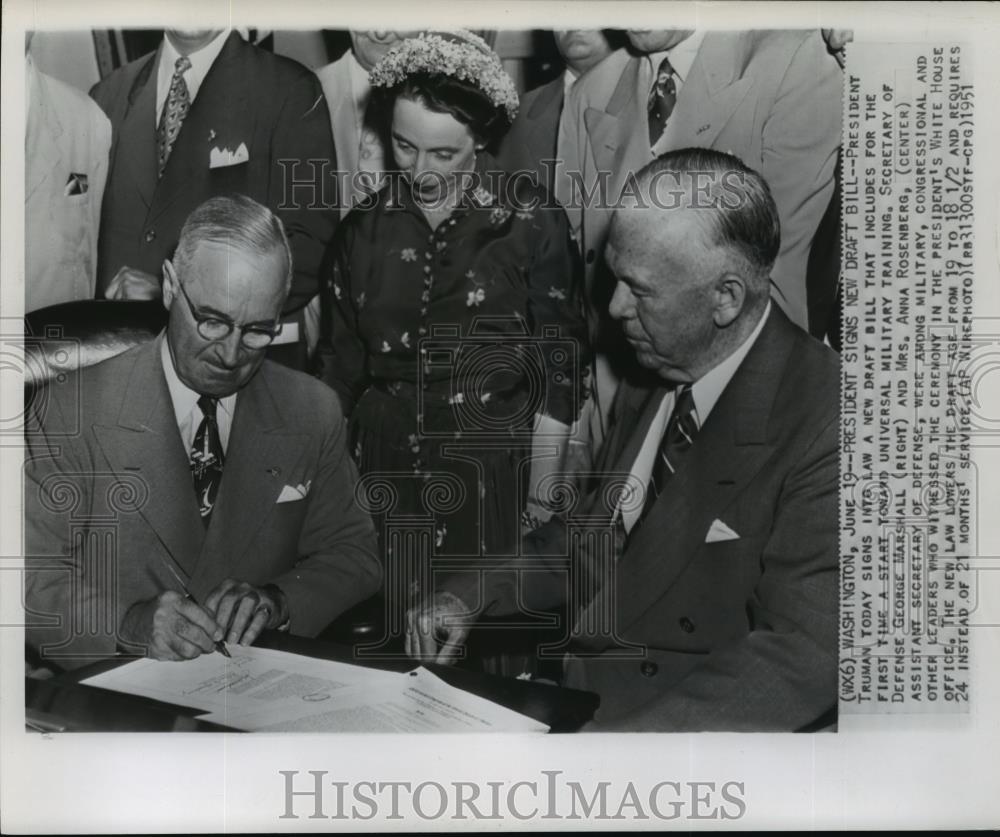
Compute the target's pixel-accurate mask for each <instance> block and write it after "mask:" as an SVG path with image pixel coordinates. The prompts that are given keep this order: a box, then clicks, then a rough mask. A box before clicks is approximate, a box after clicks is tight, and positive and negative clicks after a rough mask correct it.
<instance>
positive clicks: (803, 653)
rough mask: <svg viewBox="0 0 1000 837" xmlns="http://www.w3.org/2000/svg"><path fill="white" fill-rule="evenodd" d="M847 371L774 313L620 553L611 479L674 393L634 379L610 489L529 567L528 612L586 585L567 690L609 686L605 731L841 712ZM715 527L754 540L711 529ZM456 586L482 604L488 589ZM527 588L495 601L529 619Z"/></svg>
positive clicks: (622, 409)
mask: <svg viewBox="0 0 1000 837" xmlns="http://www.w3.org/2000/svg"><path fill="white" fill-rule="evenodd" d="M839 380H840V375H839V361H838V358H837V355H836V354H835V353H834V352H833V351H832V350H831V349H829V348H827V347H825V346H823V345H822V344H821V343H819V342H818V341H816V340H814V339H813V338H811V337H809V336H808V335H807V334H805V333H804V332H802V331H801V330H800V329H798V328H796V327H795V326H793V325H792V324H791V323H790V322H789V321H788V319H787V318H786V317H785V315H784V314H783V313H782V312H781V311H780V310H778V309H776V308H773V309H772V312H771V315H770V317H769V320H768V322H767V323H766V324H765V326H764V328H763V329H762V331H761V333H760V336H759V337H758V339H757V341H756V342H755V343H754V345H753V346H752V347H751V349H750V351H749V353H748V354H747V356H746V358H745V359H744V360H743V363H742V364H741V365H740V367H739V368H738V369H737V371H736V373H735V375H734V376H733V378H732V379H731V380H730V382H729V384H728V385H727V387H726V389H725V390H724V391H723V392H722V395H721V396H720V397H719V400H718V401H717V402H716V404H715V406H714V408H713V409H712V412H711V413H710V414H709V416H708V418H707V419H706V421H705V423H704V426H703V427H702V428H701V430H700V431H699V432H698V435H697V436H696V437H695V440H694V444H693V446H692V447H691V448H690V449H689V450H688V451H687V452H686V453H685V454H684V456H683V458H682V459H681V461H680V463H679V464H678V467H677V471H676V473H675V474H674V475H673V477H672V478H671V480H670V481H669V482H668V483H667V485H666V487H665V489H664V491H663V493H662V494H660V496H659V497H658V499H657V501H656V504H655V505H654V506H653V508H652V509H651V510H650V511H649V513H648V517H647V518H646V520H645V521H644V522H643V524H642V525H641V526H640V528H639V529H638V530H636V531H634V532H633V533H632V535H631V537H630V538H629V539H628V540H627V542H626V544H625V546H624V550H623V551H621V554H620V555H619V556H618V557H617V558H616V557H615V550H614V549H613V548H612V546H611V544H612V542H613V538H611V537H610V536H609V534H602V533H610V532H611V531H612V526H611V517H612V512H613V506H614V504H613V502H611V503H609V502H608V500H609V498H610V497H613V494H614V493H613V492H612V491H610V490H609V488H610V487H611V484H612V482H614V481H615V480H616V479H621V478H624V477H626V476H627V475H628V473H629V471H630V469H631V467H632V464H633V462H634V460H635V457H636V455H637V454H638V451H639V448H640V447H641V445H642V442H643V440H644V439H645V437H646V434H647V432H648V429H649V427H650V424H651V422H652V420H653V417H654V416H655V414H656V412H657V408H658V407H659V405H660V402H661V400H662V398H663V395H664V392H665V390H664V389H663V388H662V387H660V386H658V385H652V386H638V385H634V384H631V383H623V384H622V386H621V388H620V389H619V393H618V401H617V402H616V405H615V410H616V412H617V417H616V421H615V424H614V429H613V431H612V433H611V435H610V436H609V437H608V440H607V443H606V445H605V448H604V461H603V463H602V465H601V467H600V468H599V470H600V471H601V476H600V480H599V484H598V486H597V489H596V490H595V491H593V493H591V494H590V495H589V497H587V498H585V499H584V500H583V501H581V503H580V506H579V508H578V509H572V510H570V512H569V513H568V515H567V517H566V518H565V519H556V520H553V521H550V523H548V524H546V525H545V526H543V527H542V528H541V529H539V530H537V531H536V532H534V533H532V535H530V536H529V537H528V538H527V540H526V544H525V553H526V555H528V556H531V557H526V558H524V559H522V561H523V563H521V564H515V567H522V568H524V569H527V568H529V567H530V568H531V569H532V572H530V573H526V574H525V578H524V589H523V591H521V593H522V595H523V596H524V601H523V607H525V608H532V609H538V610H544V609H546V608H547V607H551V605H552V604H553V603H556V602H559V601H564V600H565V599H566V596H567V590H570V591H575V593H576V594H577V595H578V596H579V595H580V594H581V593H583V596H582V598H583V600H584V601H583V602H581V601H579V600H577V601H573V600H571V607H570V612H571V613H573V614H575V618H574V619H573V620H572V621H573V627H572V636H571V638H570V641H569V644H568V645H567V646H566V647H567V648H568V650H569V651H570V652H571V656H570V657H569V659H568V663H567V670H566V685H570V686H574V687H577V688H584V689H590V690H593V691H596V692H597V693H598V694H599V695H600V697H601V707H600V710H599V711H598V714H597V716H596V721H597V722H598V723H599V724H600V726H601V727H602V728H606V729H621V730H632V731H695V730H734V731H735V730H744V731H753V730H789V731H790V730H795V729H798V728H800V727H802V726H805V725H807V724H809V723H811V722H812V721H814V720H816V719H817V718H819V717H820V716H822V715H823V714H824V712H825V711H827V710H829V709H830V708H832V707H833V706H835V704H836V698H837V601H838V599H837V582H838V505H837V496H838V495H837V490H838V484H839V480H838V427H839V421H838V416H839V411H838V401H839ZM640 501H641V497H640ZM567 519H568V520H569V521H570V523H569V525H567V524H566V520H567ZM716 521H719V522H720V523H721V524H724V525H725V526H726V527H728V528H729V529H730V530H732V532H733V533H735V535H737V537H735V538H731V539H728V540H715V539H714V538H709V532H710V531H712V530H719V529H720V528H721V527H720V526H719V525H716V523H715V522H716ZM570 545H572V546H570ZM538 556H545V557H544V559H540V558H539V557H538ZM540 561H544V562H546V563H547V565H548V566H549V567H550V572H549V573H545V572H542V571H541V569H542V567H543V566H544V564H543V563H540ZM567 562H568V563H569V564H570V566H571V569H570V570H569V582H568V585H567V576H566V570H565V569H562V570H561V571H560V569H559V568H560V567H565V566H566V563H567ZM498 577H499V576H498ZM451 590H452V592H454V593H456V594H457V595H459V597H460V598H462V599H463V600H465V601H467V602H470V603H475V602H477V601H480V597H479V593H480V591H479V589H478V586H477V584H475V583H472V582H469V581H467V582H466V583H465V586H464V587H462V586H458V584H457V583H456V584H455V586H453V587H452V588H451ZM517 592H518V591H516V590H515V589H514V586H513V585H511V584H504V583H501V582H500V581H494V582H493V583H492V584H490V585H489V586H488V587H487V588H486V589H485V591H484V597H483V599H482V600H481V601H483V603H484V607H485V609H486V611H487V612H489V613H515V612H518V606H517V605H518V599H517V596H516V594H517Z"/></svg>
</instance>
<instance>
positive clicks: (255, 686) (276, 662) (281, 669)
mask: <svg viewBox="0 0 1000 837" xmlns="http://www.w3.org/2000/svg"><path fill="white" fill-rule="evenodd" d="M229 650H230V652H231V653H232V655H233V656H232V659H227V658H226V657H224V656H223V655H222V654H219V653H213V654H204V655H202V656H201V657H198V658H196V659H194V660H186V661H183V662H161V661H157V660H136V661H134V662H131V663H127V664H125V665H123V666H119V667H118V668H115V669H112V670H110V671H107V672H104V673H102V674H98V675H95V676H94V677H90V678H88V679H87V680H84V681H83V683H84V685H87V686H96V687H99V688H102V689H110V690H112V691H116V692H126V693H128V694H133V695H140V696H143V697H149V698H153V699H155V700H160V701H164V702H166V703H172V704H175V705H178V706H185V707H189V708H192V709H201V710H202V711H203V712H205V713H207V714H205V715H202V716H199V717H201V718H202V719H204V720H207V721H212V722H214V723H218V724H223V725H225V726H228V727H232V728H233V729H240V730H247V731H267V732H546V731H547V730H548V727H547V726H546V725H545V724H542V723H540V722H538V721H535V720H534V719H532V718H529V717H527V716H525V715H522V714H520V713H518V712H514V711H513V710H511V709H507V708H506V707H504V706H500V705H499V704H496V703H493V702H492V701H489V700H486V699H485V698H481V697H478V696H476V695H473V694H470V693H469V692H465V691H463V690H461V689H457V688H455V687H454V686H451V685H449V684H447V683H445V682H444V681H443V680H441V678H439V677H437V676H436V675H434V674H432V673H431V672H430V671H428V670H427V669H425V668H418V669H417V670H415V671H412V672H408V673H399V672H389V671H382V670H380V669H373V668H367V667H364V666H356V665H351V664H349V663H339V662H333V661H330V660H319V659H315V658H313V657H304V656H302V655H299V654H290V653H288V652H285V651H275V650H272V649H267V648H254V647H252V646H250V647H242V646H230V648H229Z"/></svg>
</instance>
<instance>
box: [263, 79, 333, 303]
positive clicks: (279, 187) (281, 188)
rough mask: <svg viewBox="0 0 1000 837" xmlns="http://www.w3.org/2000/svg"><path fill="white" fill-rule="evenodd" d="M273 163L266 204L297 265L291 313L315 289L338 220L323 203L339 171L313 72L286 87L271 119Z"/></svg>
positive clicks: (291, 294) (327, 117)
mask: <svg viewBox="0 0 1000 837" xmlns="http://www.w3.org/2000/svg"><path fill="white" fill-rule="evenodd" d="M271 165H272V175H271V194H270V195H269V196H268V205H269V206H272V207H277V208H278V215H279V216H280V218H281V220H282V222H283V223H284V225H285V231H286V232H287V233H288V241H289V244H290V245H291V248H292V261H293V262H294V268H295V275H294V277H293V278H292V290H291V293H290V294H289V295H288V302H287V303H286V304H285V312H286V313H289V312H292V311H296V310H298V309H299V308H302V307H303V306H304V305H306V303H308V302H309V300H310V299H312V298H313V297H314V296H315V295H316V294H317V293H318V291H319V271H320V263H321V262H322V259H323V253H324V251H325V249H326V246H327V244H329V242H330V239H331V238H332V236H333V232H334V230H335V229H336V224H337V221H338V220H339V214H338V213H337V211H336V208H335V207H333V206H327V205H326V204H327V199H329V200H330V201H331V202H332V200H333V198H332V197H331V195H332V188H331V185H332V183H333V180H334V178H333V177H332V175H331V173H332V172H335V171H336V169H337V158H336V154H335V152H334V149H333V135H332V134H331V133H330V114H329V111H328V109H327V106H326V99H325V98H324V97H323V89H322V87H320V83H319V80H318V79H317V78H316V76H314V75H313V74H312V73H303V74H301V75H300V76H299V78H298V79H297V80H296V81H295V82H294V83H293V84H292V85H291V86H289V88H288V89H287V93H286V96H285V99H284V101H283V103H282V104H281V107H280V110H279V111H278V113H277V115H276V117H275V120H274V132H273V134H272V136H271Z"/></svg>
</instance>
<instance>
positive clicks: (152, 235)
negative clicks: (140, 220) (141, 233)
mask: <svg viewBox="0 0 1000 837" xmlns="http://www.w3.org/2000/svg"><path fill="white" fill-rule="evenodd" d="M145 238H146V243H147V244H149V243H150V242H152V241H153V240H154V239H155V238H156V230H146V236H145Z"/></svg>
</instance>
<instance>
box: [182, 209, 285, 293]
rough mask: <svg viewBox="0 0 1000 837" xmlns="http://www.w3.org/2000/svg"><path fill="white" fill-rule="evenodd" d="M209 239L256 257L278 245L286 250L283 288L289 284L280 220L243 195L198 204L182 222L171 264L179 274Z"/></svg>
mask: <svg viewBox="0 0 1000 837" xmlns="http://www.w3.org/2000/svg"><path fill="white" fill-rule="evenodd" d="M206 241H211V242H214V243H216V244H228V245H231V246H233V247H236V248H239V249H240V250H247V251H249V252H251V253H255V254H257V255H259V256H267V255H270V254H271V253H272V252H273V251H274V250H275V248H278V247H280V248H281V249H282V250H283V251H284V253H285V264H286V265H288V269H287V271H286V273H285V285H284V291H285V293H286V294H287V293H288V291H289V289H290V288H291V286H292V251H291V248H290V247H289V246H288V236H286V235H285V227H284V224H282V223H281V219H280V218H279V217H278V216H277V215H275V214H274V213H273V212H272V211H271V210H270V209H268V208H267V207H266V206H264V205H263V204H259V203H257V201H255V200H254V199H253V198H248V197H247V196H246V195H238V194H232V195H219V196H217V197H214V198H209V199H208V200H207V201H205V202H204V203H203V204H201V205H200V206H199V207H197V208H196V209H195V210H194V211H193V212H192V213H191V214H190V215H188V217H187V220H186V221H185V222H184V226H183V227H182V228H181V235H180V240H179V241H178V242H177V249H176V250H175V251H174V258H173V263H174V267H175V268H176V270H177V273H178V275H181V274H182V273H183V271H184V269H185V268H186V267H187V266H188V265H189V264H190V262H191V259H192V257H193V256H194V251H195V250H196V249H197V248H198V245H199V244H201V243H203V242H206Z"/></svg>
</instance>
